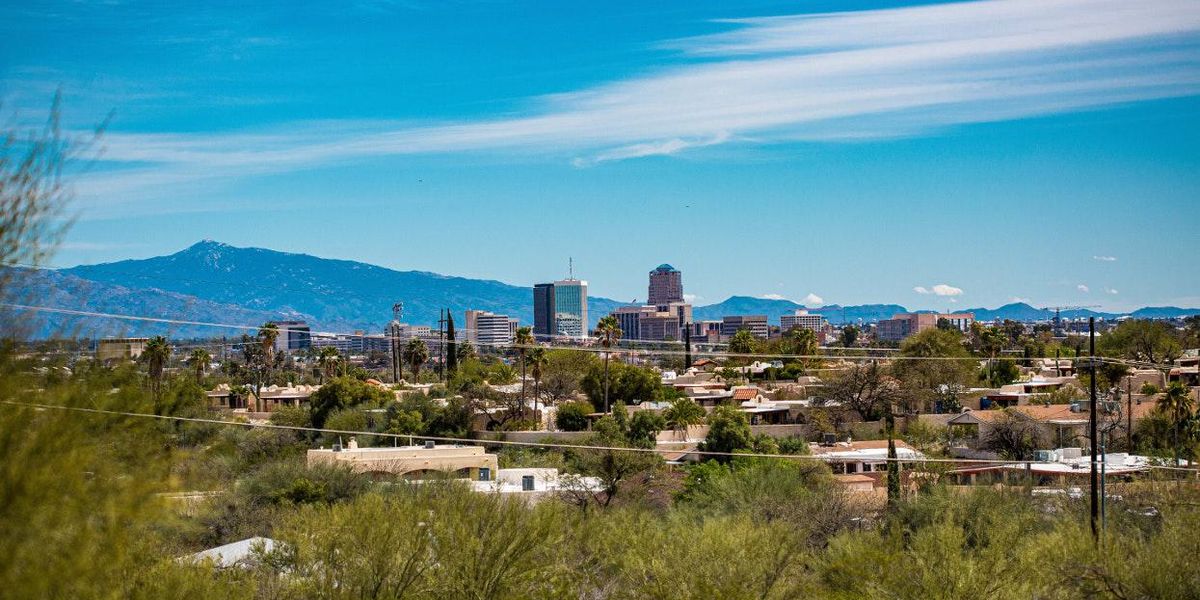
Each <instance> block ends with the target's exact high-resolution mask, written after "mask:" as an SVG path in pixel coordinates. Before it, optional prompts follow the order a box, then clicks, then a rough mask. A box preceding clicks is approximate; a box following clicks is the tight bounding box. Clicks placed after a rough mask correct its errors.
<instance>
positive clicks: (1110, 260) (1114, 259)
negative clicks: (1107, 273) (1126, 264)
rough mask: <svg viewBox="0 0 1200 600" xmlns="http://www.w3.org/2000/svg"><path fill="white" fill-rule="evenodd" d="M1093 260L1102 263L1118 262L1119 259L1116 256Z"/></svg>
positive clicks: (1095, 257) (1099, 257) (1097, 257)
mask: <svg viewBox="0 0 1200 600" xmlns="http://www.w3.org/2000/svg"><path fill="white" fill-rule="evenodd" d="M1092 260H1098V261H1100V262H1117V257H1115V256H1093V257H1092Z"/></svg>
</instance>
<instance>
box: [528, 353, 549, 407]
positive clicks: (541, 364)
mask: <svg viewBox="0 0 1200 600" xmlns="http://www.w3.org/2000/svg"><path fill="white" fill-rule="evenodd" d="M549 362H550V360H549V359H548V358H546V349H545V348H534V349H533V352H530V353H529V364H530V374H531V375H533V412H534V413H537V409H538V398H539V397H541V390H542V369H543V368H545V366H546V365H547V364H548V363H549Z"/></svg>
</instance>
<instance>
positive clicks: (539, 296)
mask: <svg viewBox="0 0 1200 600" xmlns="http://www.w3.org/2000/svg"><path fill="white" fill-rule="evenodd" d="M557 333H558V325H557V324H555V322H554V284H553V283H539V284H537V285H535V286H533V335H534V336H535V337H537V338H538V339H548V338H550V337H552V336H554V335H557Z"/></svg>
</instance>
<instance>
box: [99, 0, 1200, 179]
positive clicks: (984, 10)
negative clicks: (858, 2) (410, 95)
mask: <svg viewBox="0 0 1200 600" xmlns="http://www.w3.org/2000/svg"><path fill="white" fill-rule="evenodd" d="M730 23H732V24H733V26H734V29H733V30H731V31H727V32H724V33H719V34H715V35H708V36H699V37H694V38H688V39H684V40H677V41H674V42H669V43H668V44H666V45H667V46H669V47H671V48H674V49H676V50H678V51H680V52H682V53H684V54H687V55H694V56H699V57H703V58H704V59H705V60H697V61H690V62H686V63H684V64H679V65H676V66H673V67H670V68H664V69H659V70H651V71H650V72H648V73H647V74H644V75H639V76H635V77H632V78H628V79H625V80H618V81H613V82H609V83H605V84H601V85H597V86H593V87H591V88H585V89H581V90H577V91H573V92H570V93H564V94H558V95H553V96H547V97H543V98H540V99H533V100H532V101H531V102H530V103H529V105H528V106H527V108H526V109H525V110H523V111H518V112H517V113H516V114H515V116H511V117H496V118H492V119H479V120H463V121H458V122H442V123H435V122H418V123H404V122H366V121H343V122H321V123H307V124H299V125H291V126H287V127H284V128H282V129H277V130H274V131H266V132H254V133H241V134H237V133H232V134H231V133H209V134H173V133H150V134H144V133H122V132H119V131H113V130H110V131H109V132H108V133H107V134H106V135H105V138H104V146H105V152H104V155H103V157H102V161H103V162H104V163H121V164H123V165H126V166H130V167H132V168H130V169H126V170H123V171H122V172H119V173H114V172H112V171H111V170H110V171H108V172H103V171H104V170H103V169H99V170H98V171H99V172H94V173H93V174H92V175H89V176H88V177H89V179H90V180H91V181H89V183H95V184H103V185H102V187H99V188H98V189H97V191H88V188H89V186H88V185H84V184H83V183H84V182H80V183H81V185H80V186H79V189H80V190H81V195H82V194H83V193H87V194H89V195H92V196H99V197H101V198H104V199H117V198H122V197H128V195H129V192H130V191H132V190H137V191H141V192H143V193H145V194H148V195H149V197H158V198H162V197H170V194H171V193H172V192H171V190H168V189H164V187H163V186H164V184H168V183H169V184H174V185H175V186H177V187H182V186H183V185H184V184H187V183H188V182H191V181H195V180H200V179H214V178H220V177H225V178H237V177H244V176H251V175H256V174H261V173H270V172H283V171H292V170H299V169H303V168H307V167H310V166H313V165H329V164H336V163H341V162H344V161H353V160H361V159H365V158H369V157H376V156H395V155H407V154H429V153H450V152H468V151H489V152H512V151H519V152H525V153H534V154H540V155H544V156H550V157H556V159H558V158H561V159H562V160H571V159H572V158H573V159H574V160H573V162H574V163H575V164H577V165H581V166H582V165H592V164H597V163H601V162H605V161H611V160H623V159H635V158H638V157H643V156H652V155H671V154H677V153H680V152H685V151H688V150H689V149H693V148H697V147H703V146H712V145H715V144H733V143H741V144H749V143H755V144H770V143H777V142H787V141H797V140H798V141H829V140H860V139H880V138H894V137H901V136H912V135H923V134H927V133H928V132H931V131H935V130H937V129H939V128H943V127H946V126H953V125H959V124H968V123H978V122H990V121H996V120H1004V119H1017V118H1027V117H1030V116H1037V115H1044V114H1053V113H1061V112H1066V111H1075V110H1082V109H1088V108H1092V107H1098V106H1106V105H1113V104H1124V103H1128V102H1134V101H1139V100H1151V99H1159V98H1169V97H1180V96H1188V95H1195V94H1200V62H1197V61H1196V60H1195V50H1196V45H1197V41H1196V36H1197V33H1200V10H1198V9H1197V5H1196V3H1195V0H1139V1H1137V2H1129V1H1128V0H984V1H977V2H956V3H949V4H935V5H927V6H909V7H901V8H890V9H881V10H865V11H847V12H835V13H825V14H807V15H785V16H778V17H771V18H755V19H743V20H735V21H731V22H730Z"/></svg>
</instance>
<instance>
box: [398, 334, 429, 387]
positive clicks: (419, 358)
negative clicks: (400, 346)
mask: <svg viewBox="0 0 1200 600" xmlns="http://www.w3.org/2000/svg"><path fill="white" fill-rule="evenodd" d="M404 360H405V362H407V363H408V366H410V367H412V372H413V381H414V382H415V381H416V380H417V378H418V377H420V375H421V365H423V364H425V361H427V360H429V347H428V346H426V345H425V342H423V341H421V340H420V339H419V338H413V339H411V340H408V345H406V346H404Z"/></svg>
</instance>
